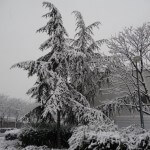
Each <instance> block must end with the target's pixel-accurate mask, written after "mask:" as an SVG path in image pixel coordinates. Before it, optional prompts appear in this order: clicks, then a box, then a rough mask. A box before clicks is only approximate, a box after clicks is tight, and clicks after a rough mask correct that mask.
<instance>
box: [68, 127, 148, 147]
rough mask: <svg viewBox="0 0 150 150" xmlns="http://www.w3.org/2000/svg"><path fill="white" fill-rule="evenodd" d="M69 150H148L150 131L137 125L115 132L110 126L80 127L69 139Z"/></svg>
mask: <svg viewBox="0 0 150 150" xmlns="http://www.w3.org/2000/svg"><path fill="white" fill-rule="evenodd" d="M69 145H70V148H69V150H82V149H86V150H93V149H94V148H95V149H96V150H106V149H107V150H137V149H142V150H148V149H150V131H146V130H144V129H142V128H140V127H139V126H137V125H131V126H129V127H127V128H123V129H121V130H117V129H115V128H112V127H111V126H105V127H102V126H98V125H89V126H80V127H78V128H76V129H75V130H74V133H73V135H72V137H71V138H70V139H69Z"/></svg>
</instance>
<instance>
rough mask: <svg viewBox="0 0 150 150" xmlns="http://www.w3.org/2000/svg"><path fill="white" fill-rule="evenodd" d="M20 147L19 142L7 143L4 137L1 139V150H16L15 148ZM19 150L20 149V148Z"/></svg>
mask: <svg viewBox="0 0 150 150" xmlns="http://www.w3.org/2000/svg"><path fill="white" fill-rule="evenodd" d="M16 145H18V141H17V140H13V141H6V140H5V139H4V137H0V150H5V149H7V150H16V148H15V146H16ZM18 149H19V148H18Z"/></svg>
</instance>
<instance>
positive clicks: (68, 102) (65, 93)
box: [12, 2, 111, 124]
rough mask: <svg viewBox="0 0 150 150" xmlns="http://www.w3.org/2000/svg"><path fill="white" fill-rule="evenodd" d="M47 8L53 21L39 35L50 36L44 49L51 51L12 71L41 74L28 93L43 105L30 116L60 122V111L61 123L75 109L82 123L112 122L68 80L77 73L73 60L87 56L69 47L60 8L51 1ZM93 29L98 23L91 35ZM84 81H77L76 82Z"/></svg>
mask: <svg viewBox="0 0 150 150" xmlns="http://www.w3.org/2000/svg"><path fill="white" fill-rule="evenodd" d="M43 5H44V6H45V7H46V8H48V9H49V12H48V13H47V14H45V15H43V17H46V18H48V19H49V21H48V22H47V24H46V26H44V27H42V28H40V29H39V30H38V32H45V33H47V35H48V36H49V38H48V40H46V41H45V42H44V43H43V44H41V46H40V49H41V50H46V49H47V50H49V52H48V53H47V54H46V55H44V56H42V57H40V58H39V59H37V60H36V61H26V62H21V63H17V64H15V65H13V66H12V68H14V67H19V68H23V69H24V70H27V71H28V76H33V75H37V80H36V82H35V84H34V86H33V87H32V88H31V89H29V91H28V92H27V93H28V94H30V95H31V97H33V98H35V99H36V100H37V102H38V104H39V105H38V106H37V107H36V108H35V109H34V110H33V111H32V112H31V113H29V114H31V115H29V114H28V115H27V116H32V115H33V112H37V113H38V115H39V116H40V119H43V118H48V119H49V118H51V117H52V118H53V119H54V121H56V120H57V119H58V116H57V115H58V112H59V113H60V114H61V121H63V120H65V119H66V118H67V117H68V116H69V114H70V112H68V110H71V112H72V114H73V116H74V118H75V120H77V122H78V124H79V123H80V124H88V123H90V124H94V123H99V124H104V123H108V124H109V123H111V121H110V120H109V118H107V117H106V116H105V115H104V114H103V113H102V112H101V111H99V110H96V109H94V108H90V104H89V102H88V101H87V99H86V98H85V96H83V95H82V94H81V93H80V92H79V91H77V90H76V88H74V87H73V86H72V85H71V84H70V82H68V78H69V77H71V78H73V73H75V72H73V71H72V70H70V66H71V62H72V60H74V59H75V58H76V57H78V58H82V62H83V58H84V56H85V55H86V53H85V52H84V51H81V50H77V49H75V48H73V47H72V46H70V45H68V41H69V40H68V39H67V38H66V37H67V36H68V35H67V32H66V30H65V28H64V26H63V22H62V17H61V14H60V12H59V11H58V9H57V8H56V7H55V6H54V5H53V4H51V3H49V2H44V3H43ZM93 26H97V24H93V25H92V26H90V27H88V30H89V31H88V32H90V31H91V28H92V27H93ZM89 36H90V34H89ZM90 42H91V41H90ZM97 43H98V42H97ZM97 43H95V45H96V44H97ZM93 46H94V45H93ZM89 51H90V49H89ZM91 51H92V50H91ZM79 64H80V59H79V60H78V61H77V62H76V64H75V63H74V64H73V65H75V66H78V69H79V68H80V67H79ZM83 66H84V65H83ZM81 67H82V65H81ZM70 74H71V76H70ZM80 79H81V78H76V80H80ZM77 82H78V81H77ZM60 114H59V115H60ZM62 115H63V117H62ZM49 116H50V117H49ZM59 119H60V118H59ZM57 121H58V120H57Z"/></svg>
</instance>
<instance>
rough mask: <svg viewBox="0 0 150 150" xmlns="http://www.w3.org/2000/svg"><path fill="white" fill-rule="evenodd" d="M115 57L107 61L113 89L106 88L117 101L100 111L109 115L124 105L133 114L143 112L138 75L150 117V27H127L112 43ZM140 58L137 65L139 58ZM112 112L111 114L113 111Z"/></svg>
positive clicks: (110, 44) (144, 110) (144, 108)
mask: <svg viewBox="0 0 150 150" xmlns="http://www.w3.org/2000/svg"><path fill="white" fill-rule="evenodd" d="M108 47H109V49H110V52H111V54H112V56H110V59H109V61H108V62H107V67H108V69H109V71H110V72H111V73H110V74H109V82H110V86H109V87H108V88H106V89H103V92H105V93H109V94H110V93H113V95H116V98H115V99H111V100H110V101H107V102H104V103H103V104H102V105H101V106H99V108H100V109H101V110H102V109H103V110H104V111H105V112H106V113H107V114H112V111H113V112H115V111H118V110H119V109H122V108H123V107H124V106H125V107H126V108H127V109H129V110H130V111H134V110H136V111H139V100H138V92H137V91H138V86H137V73H138V78H139V80H138V81H139V91H140V97H141V100H142V103H143V112H144V113H145V114H148V115H150V107H149V102H150V100H149V94H148V87H147V84H146V79H148V77H149V73H150V71H149V61H150V60H149V49H150V25H149V24H148V23H147V24H143V25H142V26H141V27H138V28H132V27H131V28H126V29H124V31H123V32H120V33H119V34H118V36H113V37H112V38H111V39H110V40H109V41H108ZM137 58H140V60H139V61H138V62H137V61H136V59H137ZM110 111H111V112H110Z"/></svg>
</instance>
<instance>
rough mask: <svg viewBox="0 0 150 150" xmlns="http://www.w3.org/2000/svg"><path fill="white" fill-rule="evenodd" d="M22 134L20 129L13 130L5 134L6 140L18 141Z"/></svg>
mask: <svg viewBox="0 0 150 150" xmlns="http://www.w3.org/2000/svg"><path fill="white" fill-rule="evenodd" d="M19 134H20V129H13V130H9V131H6V132H5V140H15V139H18V137H19Z"/></svg>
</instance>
